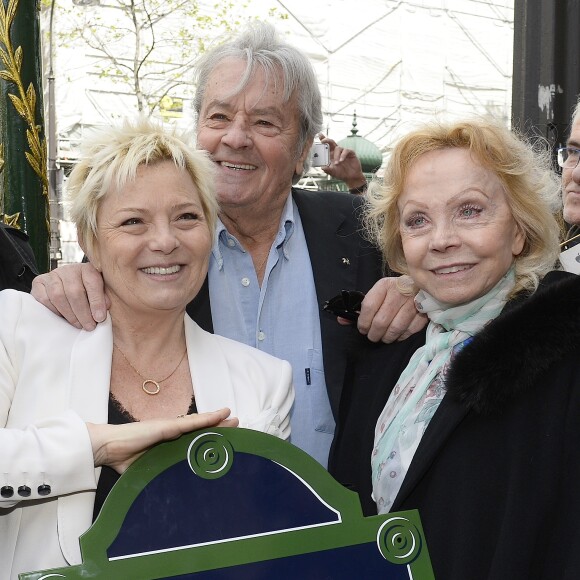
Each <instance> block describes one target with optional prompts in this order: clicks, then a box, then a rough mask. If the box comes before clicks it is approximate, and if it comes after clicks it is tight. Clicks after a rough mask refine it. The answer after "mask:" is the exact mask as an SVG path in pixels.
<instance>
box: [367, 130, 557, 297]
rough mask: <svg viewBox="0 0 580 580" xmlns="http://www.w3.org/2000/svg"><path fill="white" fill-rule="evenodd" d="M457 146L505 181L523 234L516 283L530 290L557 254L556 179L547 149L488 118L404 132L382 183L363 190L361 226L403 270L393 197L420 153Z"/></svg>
mask: <svg viewBox="0 0 580 580" xmlns="http://www.w3.org/2000/svg"><path fill="white" fill-rule="evenodd" d="M451 147H459V148H463V149H467V150H468V151H469V152H470V153H471V155H472V156H473V158H474V160H476V161H477V162H478V163H480V164H481V165H482V166H483V167H486V168H487V169H489V170H491V171H493V172H494V173H495V175H497V177H498V178H499V180H500V181H501V182H502V184H503V186H504V191H505V193H506V199H507V203H508V205H509V207H510V210H511V213H512V215H513V217H514V220H515V222H516V224H517V225H518V227H519V228H520V230H521V231H522V232H523V234H524V240H525V242H524V248H523V250H522V252H521V253H520V254H519V255H518V256H516V258H515V272H516V286H515V288H514V291H513V294H516V293H517V292H519V291H521V290H528V291H533V290H535V289H536V288H537V286H538V284H539V281H540V279H541V278H542V277H543V276H544V275H545V274H546V273H547V272H548V271H550V270H551V269H553V268H554V266H555V263H556V260H557V258H558V254H559V246H558V240H559V235H560V227H559V224H558V221H557V219H556V214H557V212H558V211H559V210H560V207H561V199H560V196H559V179H558V177H557V175H556V174H555V173H554V171H553V170H552V165H551V159H550V156H549V152H548V150H547V148H544V147H542V146H539V145H536V146H533V145H531V144H530V143H528V142H526V141H525V140H524V139H523V138H522V137H519V136H517V135H516V134H515V133H514V132H511V131H510V130H509V129H507V128H505V127H503V126H500V125H498V124H496V123H495V122H493V121H488V120H483V119H474V120H468V121H460V122H455V123H448V124H444V123H433V124H428V125H425V126H423V127H421V128H418V129H416V130H414V131H412V132H411V133H409V134H408V135H406V136H404V137H403V138H402V139H401V140H400V141H399V142H398V143H397V144H396V145H395V147H394V149H393V151H392V154H391V157H390V159H389V162H388V165H387V168H386V170H385V174H384V180H383V182H382V183H380V182H379V181H375V182H373V183H372V184H371V187H370V188H369V193H368V200H369V203H368V207H367V210H366V215H365V225H366V228H367V231H368V233H369V237H370V238H371V239H372V240H373V242H374V243H376V244H377V245H378V246H379V248H380V249H381V251H382V252H383V256H384V258H385V260H386V262H387V263H388V265H389V267H390V268H391V269H393V270H395V271H397V272H401V273H407V263H406V261H405V256H404V254H403V246H402V242H401V234H400V230H399V225H400V224H399V210H398V207H397V201H398V198H399V196H400V195H401V193H402V191H403V188H404V186H405V180H406V178H407V175H408V174H409V171H410V169H411V167H412V166H413V163H414V162H415V161H416V160H417V159H418V158H419V157H420V156H422V155H424V154H425V153H429V152H431V151H437V150H440V149H447V148H451Z"/></svg>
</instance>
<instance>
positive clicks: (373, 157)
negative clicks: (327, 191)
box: [338, 111, 383, 179]
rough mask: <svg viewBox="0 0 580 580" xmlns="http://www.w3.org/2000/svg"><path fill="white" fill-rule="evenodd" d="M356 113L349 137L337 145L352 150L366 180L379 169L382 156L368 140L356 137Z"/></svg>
mask: <svg viewBox="0 0 580 580" xmlns="http://www.w3.org/2000/svg"><path fill="white" fill-rule="evenodd" d="M356 126H357V122H356V111H355V113H354V115H353V119H352V129H351V130H350V133H351V134H350V135H349V136H348V137H346V138H345V139H343V140H342V141H339V142H338V144H339V145H340V146H341V147H345V148H346V149H352V150H353V151H354V152H355V153H356V156H357V157H358V158H359V160H360V164H361V166H362V170H363V173H364V174H365V176H366V177H367V179H369V178H371V177H372V176H373V175H374V174H375V173H376V172H377V171H378V170H379V168H380V166H381V165H382V163H383V154H382V153H381V150H380V149H379V148H378V147H377V146H376V145H375V144H374V143H371V142H370V141H369V140H368V139H365V138H364V137H361V136H360V135H357V133H358V129H357V128H356Z"/></svg>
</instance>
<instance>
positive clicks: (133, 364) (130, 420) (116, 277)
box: [0, 120, 294, 580]
mask: <svg viewBox="0 0 580 580" xmlns="http://www.w3.org/2000/svg"><path fill="white" fill-rule="evenodd" d="M211 183H212V166H211V162H209V161H208V159H207V158H206V156H205V155H204V154H203V153H202V152H199V151H195V150H192V149H190V147H189V146H188V145H187V142H186V141H185V140H184V138H183V137H181V136H178V135H176V134H168V133H166V132H163V131H162V130H160V129H158V128H156V127H155V126H154V125H153V124H151V122H149V121H145V120H140V121H139V122H137V123H135V124H133V125H129V124H125V126H123V127H122V128H113V129H109V130H108V131H107V132H106V133H103V134H100V135H98V136H97V137H95V138H94V139H93V140H92V141H91V142H90V143H89V144H88V147H87V149H86V152H85V157H84V158H83V160H82V161H80V162H79V164H78V165H77V166H76V167H75V169H74V170H73V173H72V174H71V177H70V178H69V183H68V193H69V197H70V198H71V203H72V205H71V214H72V217H73V219H74V221H75V223H76V225H77V230H78V234H79V240H80V243H81V245H82V246H83V249H84V251H85V252H86V254H87V255H88V257H89V259H90V260H91V262H92V263H93V264H94V265H95V266H96V267H97V268H98V269H99V270H101V272H102V274H103V279H104V281H105V287H106V292H107V296H108V299H109V300H110V305H111V307H110V310H109V316H108V317H107V320H106V321H105V322H103V323H101V324H99V325H98V327H97V329H96V330H95V331H93V332H86V331H83V330H79V329H77V328H74V327H73V326H71V325H69V323H68V322H66V321H65V320H64V319H61V318H59V317H58V316H56V315H54V314H53V313H51V312H50V311H49V310H47V309H46V308H45V307H44V306H41V305H40V304H39V303H37V302H36V301H35V300H34V299H33V298H31V297H30V296H28V295H27V294H23V293H19V292H16V291H12V290H6V291H4V292H1V293H0V579H2V580H4V579H14V578H17V576H18V573H20V572H23V571H29V570H36V569H44V568H50V567H57V566H63V565H67V564H76V563H79V562H80V551H79V544H78V538H79V535H80V534H82V533H83V532H84V531H85V530H86V529H87V528H88V527H89V526H90V524H91V521H92V518H93V508H94V504H95V492H96V490H97V487H98V486H99V480H100V476H101V468H102V467H103V469H104V470H105V471H107V470H108V472H110V473H115V472H116V473H122V472H123V471H124V470H125V469H126V468H127V467H128V465H130V463H132V461H133V460H134V459H136V457H138V456H139V455H140V454H141V453H142V452H143V451H144V450H145V449H147V448H148V447H150V446H151V445H153V444H155V443H157V442H159V441H162V440H165V439H171V438H175V437H177V436H179V435H180V434H181V433H185V432H187V431H191V430H194V429H198V428H203V427H207V426H211V425H225V426H235V425H237V424H238V420H239V424H240V426H243V427H249V428H253V429H258V430H261V431H265V432H268V433H271V434H274V435H277V436H279V437H283V438H287V437H288V436H289V433H290V425H289V413H290V408H291V406H292V402H293V397H294V393H293V388H292V382H291V369H290V365H289V364H288V363H287V362H285V361H281V360H278V359H275V358H273V357H271V356H269V355H267V354H264V353H262V352H260V351H258V350H256V349H253V348H250V347H248V346H245V345H242V344H240V343H237V342H234V341H231V340H229V339H226V338H223V337H220V336H216V335H212V334H209V333H207V332H205V331H203V330H202V329H200V328H199V327H198V326H197V325H196V324H195V323H194V322H193V321H192V320H191V319H190V318H189V317H188V316H187V315H186V314H185V307H186V305H187V303H188V302H189V301H190V300H191V299H192V298H193V297H194V296H195V295H196V294H197V292H198V291H199V288H200V286H201V284H202V282H203V280H204V279H205V275H206V270H207V264H208V256H209V252H210V248H211V244H212V239H213V231H214V224H215V219H216V203H215V201H214V197H213V190H212V186H211ZM113 408H114V409H115V411H114V413H115V414H116V415H119V414H121V416H122V417H123V419H122V421H121V422H122V423H123V424H119V425H112V424H108V422H110V417H111V409H113ZM192 410H196V411H197V412H199V413H201V414H199V415H198V414H195V413H193V414H188V411H189V412H191V411H192ZM216 410H217V411H216ZM230 411H231V415H232V416H234V417H237V419H235V418H230V419H227V417H228V415H229V414H230ZM105 471H103V473H105ZM102 479H104V478H102ZM101 482H102V481H101ZM106 492H107V490H105V492H104V495H106ZM101 495H103V492H102V490H101Z"/></svg>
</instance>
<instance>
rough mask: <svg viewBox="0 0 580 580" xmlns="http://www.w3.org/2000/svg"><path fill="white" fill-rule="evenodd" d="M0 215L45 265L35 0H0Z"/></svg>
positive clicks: (44, 154)
mask: <svg viewBox="0 0 580 580" xmlns="http://www.w3.org/2000/svg"><path fill="white" fill-rule="evenodd" d="M0 67H1V68H0V86H2V89H3V92H4V94H5V95H6V96H7V98H6V99H1V100H0V130H1V139H0V141H1V146H2V150H1V151H0V157H1V162H0V219H1V220H2V221H4V222H5V223H9V224H10V225H12V226H15V227H17V228H19V229H23V230H25V231H26V232H27V233H28V235H29V236H30V243H31V245H32V248H33V250H34V254H35V256H36V261H37V263H38V266H39V269H40V271H46V270H48V266H49V240H50V220H49V203H48V175H47V148H46V138H45V135H44V128H43V127H44V121H43V107H42V91H41V90H39V88H38V87H40V86H41V83H40V73H41V65H40V37H39V4H38V0H27V1H26V2H22V3H20V1H19V0H2V2H0Z"/></svg>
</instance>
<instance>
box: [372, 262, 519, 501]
mask: <svg viewBox="0 0 580 580" xmlns="http://www.w3.org/2000/svg"><path fill="white" fill-rule="evenodd" d="M514 285H515V274H514V271H513V268H512V269H510V270H509V271H508V273H507V274H506V275H505V276H504V277H503V278H502V279H501V280H500V281H499V282H498V283H497V284H496V285H495V286H494V287H493V288H492V289H491V290H490V291H489V292H488V293H487V294H485V295H484V296H482V297H480V298H477V299H476V300H473V301H472V302H469V303H467V304H462V305H460V306H454V307H451V308H446V307H444V306H443V305H442V304H441V303H439V302H438V301H437V300H435V299H434V298H433V297H432V296H430V295H429V294H427V293H426V292H424V291H422V290H421V291H420V292H419V293H418V294H417V296H416V297H415V304H416V305H417V310H419V312H423V313H425V314H427V316H428V317H429V320H430V322H429V326H428V327H427V340H426V343H425V345H424V346H423V347H421V348H420V349H418V350H417V351H416V352H415V354H414V355H413V356H412V357H411V360H410V361H409V364H408V365H407V367H406V368H405V370H404V371H403V372H402V374H401V377H400V378H399V380H398V382H397V384H396V385H395V388H394V389H393V391H392V392H391V395H390V396H389V400H388V401H387V404H386V405H385V408H384V409H383V412H382V413H381V415H380V417H379V419H378V421H377V426H376V428H375V444H374V449H373V452H372V456H371V466H372V480H373V498H374V500H375V501H376V503H377V508H378V512H379V513H386V512H388V511H390V509H391V506H392V505H393V502H394V501H395V497H396V496H397V493H398V492H399V489H400V488H401V484H402V483H403V479H404V477H405V474H406V473H407V470H408V469H409V465H410V464H411V460H412V459H413V456H414V454H415V451H416V450H417V447H418V446H419V443H420V441H421V437H422V436H423V433H424V432H425V429H426V428H427V425H428V424H429V421H430V420H431V418H432V417H433V415H434V414H435V411H436V410H437V408H438V407H439V403H440V402H441V400H442V399H443V396H444V395H445V391H446V389H445V374H446V369H447V367H448V366H449V364H450V362H451V360H452V356H453V355H454V354H455V353H457V352H458V351H459V350H460V349H461V348H462V347H463V346H464V345H465V344H466V343H467V342H468V341H469V340H471V337H472V336H473V335H474V334H476V333H477V332H478V331H479V330H480V329H481V328H483V326H485V325H486V324H487V323H488V322H489V321H490V320H493V319H494V318H495V317H496V316H497V315H498V314H499V313H500V312H501V311H502V309H503V307H504V305H505V303H506V302H507V299H508V296H509V294H510V292H511V291H512V289H513V287H514Z"/></svg>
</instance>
